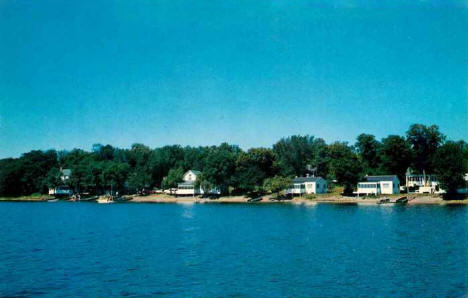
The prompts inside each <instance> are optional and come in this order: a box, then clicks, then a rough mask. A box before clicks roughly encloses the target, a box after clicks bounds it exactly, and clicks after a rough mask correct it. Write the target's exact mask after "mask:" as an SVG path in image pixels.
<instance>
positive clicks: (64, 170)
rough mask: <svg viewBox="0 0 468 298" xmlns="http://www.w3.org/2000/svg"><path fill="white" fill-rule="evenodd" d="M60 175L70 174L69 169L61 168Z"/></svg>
mask: <svg viewBox="0 0 468 298" xmlns="http://www.w3.org/2000/svg"><path fill="white" fill-rule="evenodd" d="M62 175H64V176H70V175H71V170H70V169H63V170H62Z"/></svg>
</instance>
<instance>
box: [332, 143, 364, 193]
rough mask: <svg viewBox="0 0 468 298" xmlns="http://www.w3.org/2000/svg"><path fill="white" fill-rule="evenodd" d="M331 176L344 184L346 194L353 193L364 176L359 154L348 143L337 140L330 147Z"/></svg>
mask: <svg viewBox="0 0 468 298" xmlns="http://www.w3.org/2000/svg"><path fill="white" fill-rule="evenodd" d="M329 154H330V174H331V177H330V178H334V179H336V180H337V182H338V184H340V185H342V186H344V190H343V193H344V194H347V195H349V194H352V193H353V189H354V187H355V186H356V184H357V182H358V181H359V178H360V177H361V176H362V166H361V163H360V162H359V159H358V156H357V154H356V153H355V152H354V151H353V150H352V148H351V147H350V146H348V144H347V143H342V142H335V143H333V144H331V145H330V147H329Z"/></svg>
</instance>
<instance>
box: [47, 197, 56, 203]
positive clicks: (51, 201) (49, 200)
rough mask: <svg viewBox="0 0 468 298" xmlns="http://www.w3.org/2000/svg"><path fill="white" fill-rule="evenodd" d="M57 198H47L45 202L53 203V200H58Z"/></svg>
mask: <svg viewBox="0 0 468 298" xmlns="http://www.w3.org/2000/svg"><path fill="white" fill-rule="evenodd" d="M58 201H59V199H57V198H55V199H48V200H47V201H46V202H47V203H55V202H58Z"/></svg>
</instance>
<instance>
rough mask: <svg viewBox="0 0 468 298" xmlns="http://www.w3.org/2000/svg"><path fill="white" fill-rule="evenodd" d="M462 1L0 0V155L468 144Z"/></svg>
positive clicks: (467, 15) (467, 39)
mask: <svg viewBox="0 0 468 298" xmlns="http://www.w3.org/2000/svg"><path fill="white" fill-rule="evenodd" d="M466 3H467V2H464V1H399V0H392V1H335V2H332V1H291V0H288V1H286V0H284V1H278V0H276V1H275V0H268V1H263V0H256V1H230V0H226V1H224V0H223V1H202V0H200V1H179V0H167V1H157V0H155V1H144V0H141V1H47V0H46V1H12V0H3V1H0V158H3V157H10V156H19V155H20V154H21V153H24V152H27V151H29V150H32V149H49V148H55V149H59V150H61V149H72V148H75V147H78V148H83V149H90V148H91V146H92V144H94V143H103V144H107V143H109V144H112V145H114V146H119V147H129V146H130V145H131V144H132V143H135V142H140V143H144V144H147V145H149V146H151V147H158V146H163V145H166V144H181V145H194V146H197V145H213V144H219V143H221V142H223V141H227V142H229V143H233V144H238V145H240V146H241V147H243V148H249V147H254V146H271V145H272V144H273V143H274V142H276V141H277V140H278V139H279V138H281V137H283V136H289V135H293V134H310V135H314V136H316V137H321V138H324V139H325V140H326V141H327V142H331V141H335V140H343V141H349V142H352V143H353V142H354V140H355V138H356V136H357V135H358V134H359V133H362V132H366V133H371V134H374V135H375V136H376V137H377V138H382V137H385V136H387V135H389V134H401V135H403V134H404V133H405V132H406V130H407V129H408V127H409V125H410V124H412V123H424V124H437V125H439V126H440V128H441V130H442V132H443V133H445V134H446V135H447V136H448V137H449V138H450V139H455V140H459V139H464V140H467V139H468V127H467V121H468V119H467V115H468V108H467V105H468V103H467V102H468V96H467V88H468V87H467V86H468V85H467V82H468V58H467V56H468V33H467V32H468V31H467V30H466V29H467V28H468V6H467V4H466Z"/></svg>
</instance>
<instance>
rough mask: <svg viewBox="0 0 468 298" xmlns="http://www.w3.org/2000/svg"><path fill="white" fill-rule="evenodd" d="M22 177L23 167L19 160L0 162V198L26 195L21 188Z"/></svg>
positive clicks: (3, 160) (8, 159)
mask: <svg viewBox="0 0 468 298" xmlns="http://www.w3.org/2000/svg"><path fill="white" fill-rule="evenodd" d="M22 176H23V167H22V162H21V160H20V159H18V158H6V159H2V160H0V196H6V197H16V196H20V195H22V194H26V193H24V192H23V189H22V187H21V177H22ZM28 194H29V193H28Z"/></svg>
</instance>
